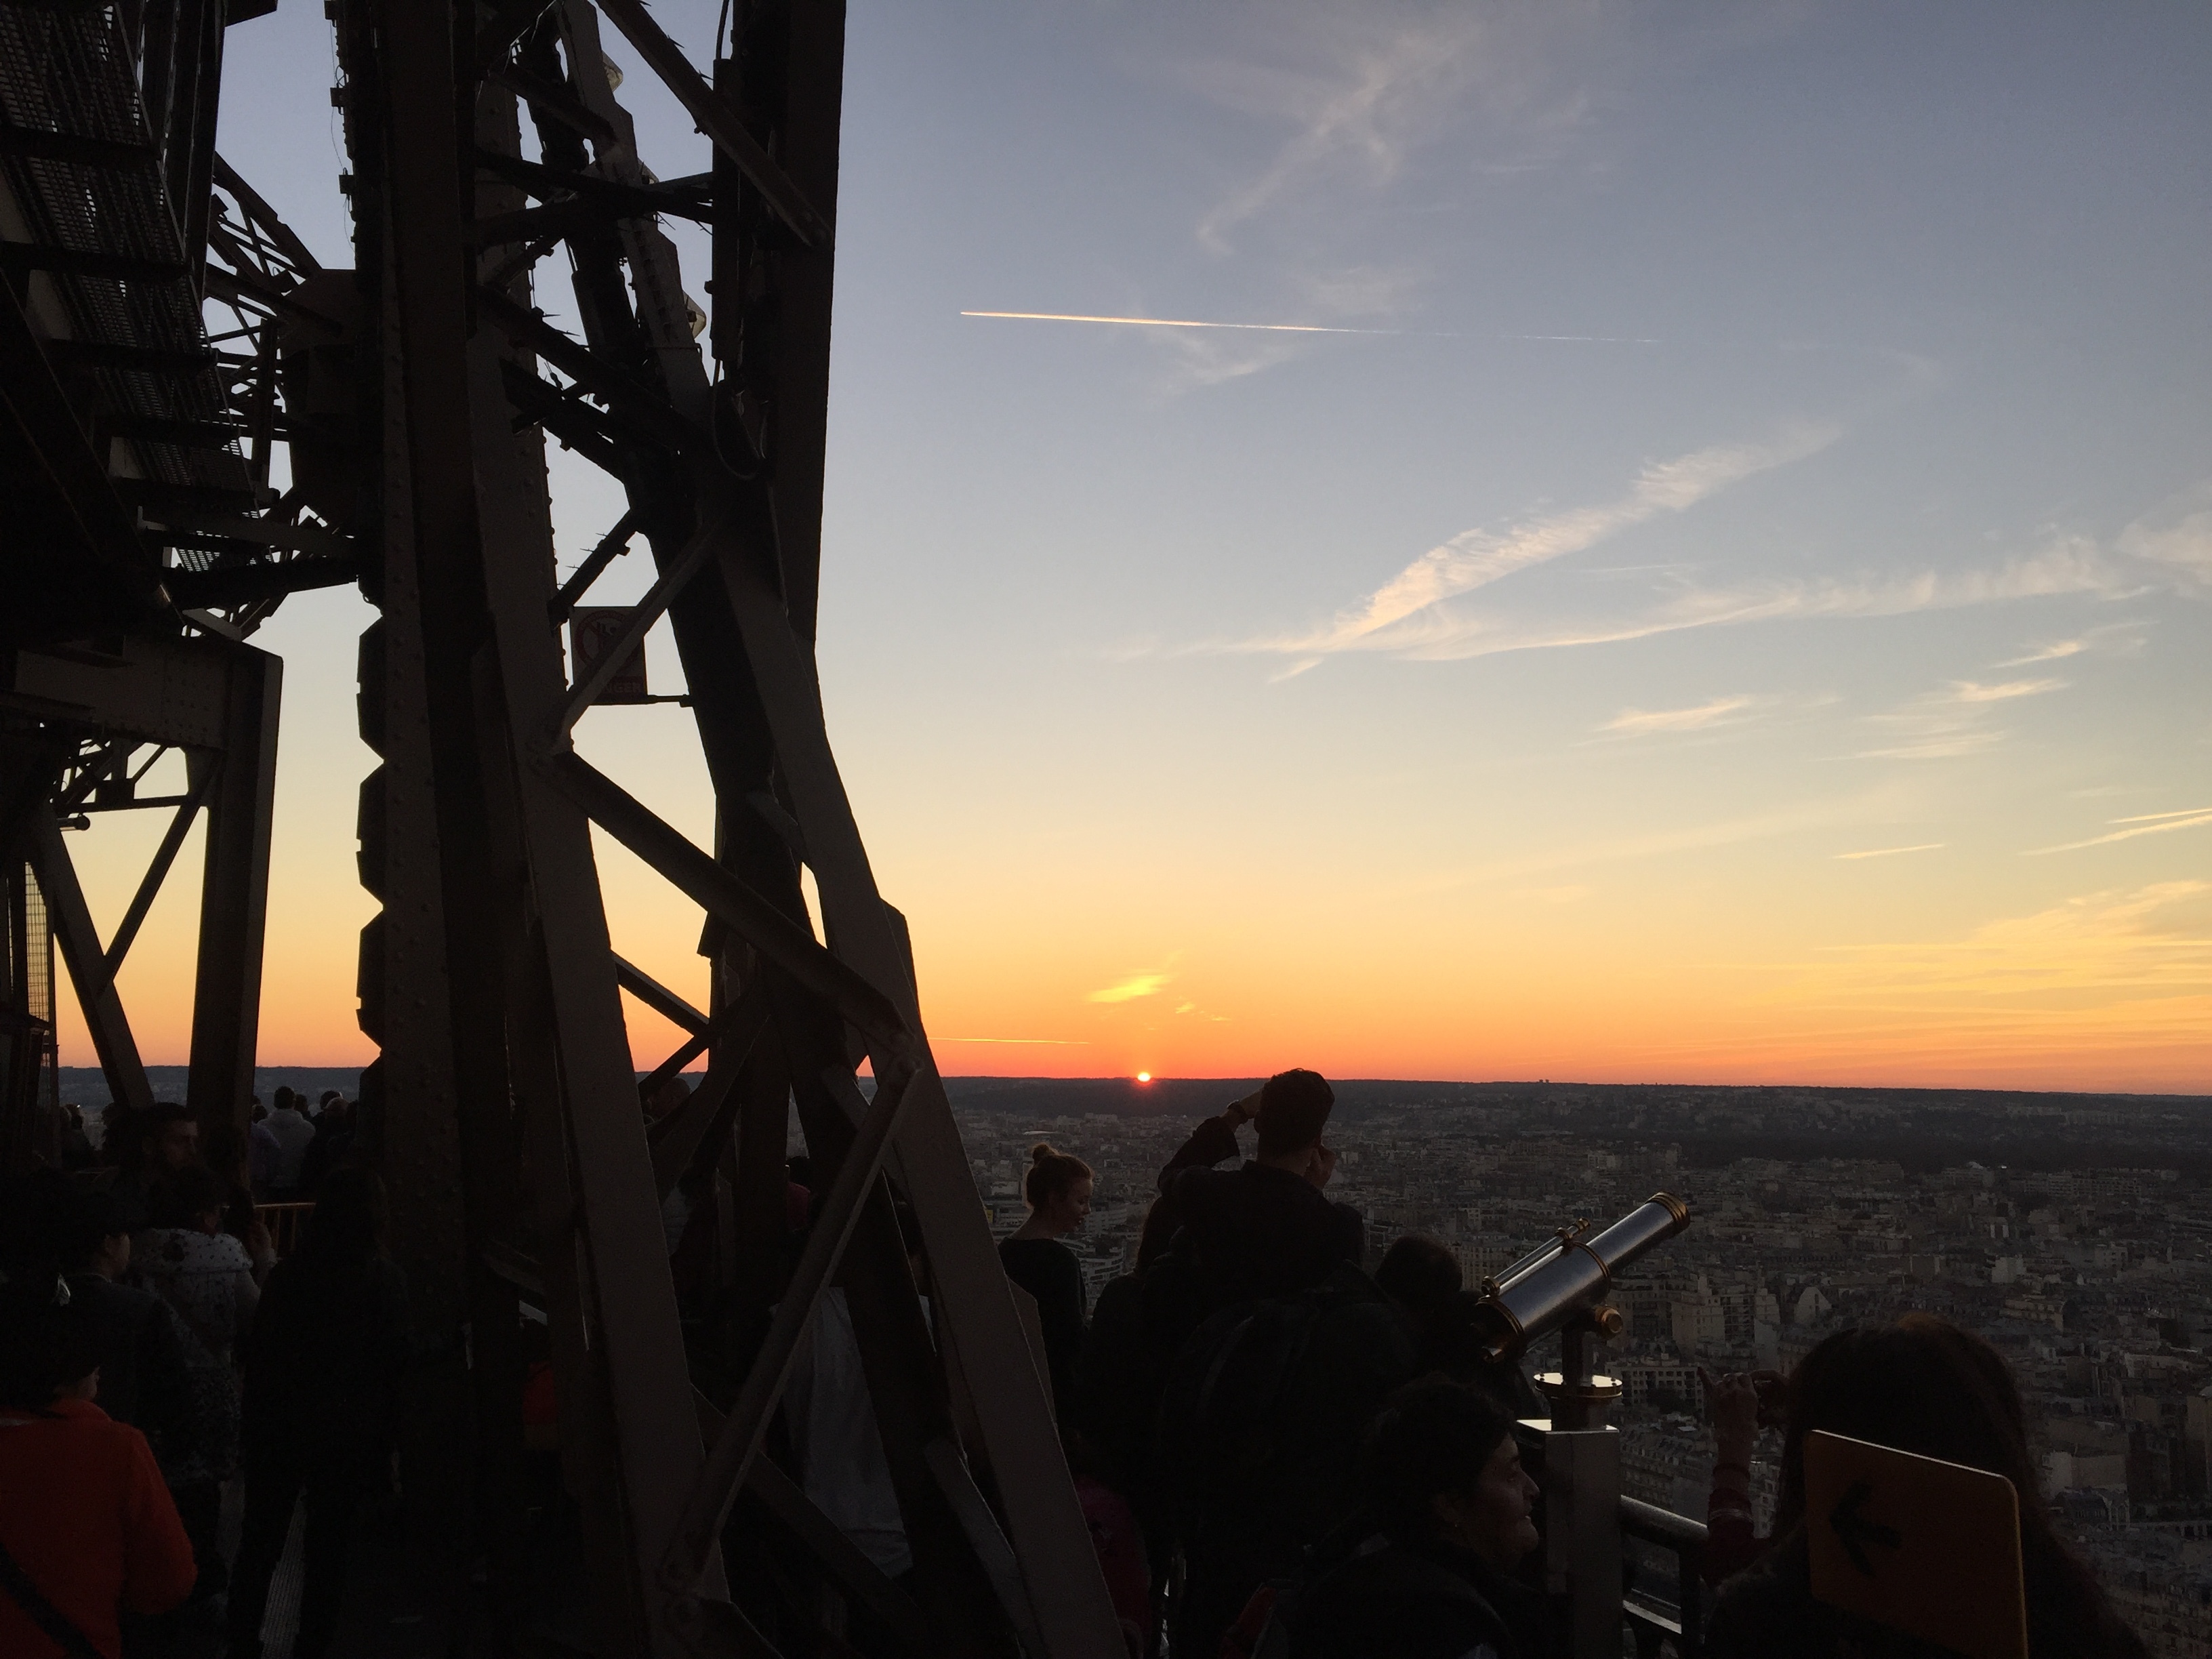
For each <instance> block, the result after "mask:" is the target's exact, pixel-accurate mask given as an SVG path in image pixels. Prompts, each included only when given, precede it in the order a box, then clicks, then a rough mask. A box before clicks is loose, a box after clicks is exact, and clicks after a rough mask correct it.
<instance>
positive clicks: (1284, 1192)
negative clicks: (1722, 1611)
mask: <svg viewBox="0 0 2212 1659" xmlns="http://www.w3.org/2000/svg"><path fill="white" fill-rule="evenodd" d="M1335 1104H1336V1094H1335V1091H1333V1090H1332V1089H1331V1088H1330V1087H1329V1086H1328V1082H1327V1080H1326V1079H1323V1078H1322V1075H1321V1074H1320V1073H1318V1072H1307V1071H1290V1072H1278V1073H1275V1075H1274V1076H1273V1077H1271V1078H1269V1079H1267V1082H1266V1083H1265V1084H1264V1085H1261V1087H1260V1088H1259V1089H1258V1090H1257V1091H1255V1092H1254V1093H1252V1094H1249V1095H1247V1096H1246V1097H1244V1098H1243V1099H1242V1100H1239V1101H1235V1102H1232V1103H1231V1104H1230V1106H1229V1107H1228V1108H1227V1109H1225V1111H1223V1112H1222V1114H1221V1115H1220V1116H1218V1117H1210V1118H1207V1119H1206V1121H1204V1122H1202V1123H1200V1125H1199V1126H1198V1127H1197V1129H1196V1130H1195V1131H1194V1133H1192V1135H1191V1137H1190V1139H1188V1140H1187V1141H1185V1142H1184V1143H1183V1145H1182V1150H1181V1151H1180V1152H1177V1153H1176V1155H1175V1156H1174V1157H1173V1158H1170V1160H1169V1161H1168V1166H1167V1168H1166V1169H1164V1170H1161V1171H1160V1193H1161V1195H1162V1196H1163V1197H1164V1198H1165V1199H1166V1200H1168V1201H1169V1202H1170V1204H1172V1205H1173V1206H1175V1212H1176V1222H1177V1225H1179V1226H1180V1227H1181V1229H1182V1235H1183V1241H1184V1245H1183V1247H1184V1248H1186V1249H1188V1250H1189V1251H1190V1252H1191V1254H1192V1256H1193V1259H1194V1265H1195V1267H1196V1269H1197V1274H1198V1279H1199V1284H1200V1292H1201V1297H1202V1300H1203V1302H1204V1304H1205V1305H1206V1308H1208V1309H1212V1308H1223V1307H1226V1306H1228V1305H1229V1304H1231V1303H1235V1302H1246V1301H1251V1300H1255V1299H1256V1298H1259V1297H1273V1296H1288V1295H1291V1293H1293V1292H1294V1291H1302V1290H1304V1289H1306V1288H1307V1287H1308V1286H1309V1285H1316V1284H1318V1283H1320V1282H1321V1280H1322V1279H1323V1278H1325V1277H1327V1275H1328V1273H1329V1271H1330V1270H1331V1269H1332V1268H1334V1267H1337V1266H1339V1265H1340V1264H1341V1263H1344V1262H1351V1263H1353V1264H1354V1265H1357V1264H1358V1261H1359V1259H1360V1255H1361V1253H1362V1250H1363V1248H1364V1228H1363V1226H1362V1225H1361V1222H1360V1219H1359V1213H1358V1211H1356V1210H1354V1209H1352V1206H1349V1205H1346V1204H1332V1203H1331V1202H1330V1201H1329V1200H1328V1199H1327V1198H1325V1197H1323V1196H1322V1188H1323V1187H1325V1186H1327V1185H1328V1178H1329V1177H1330V1176H1332V1175H1334V1173H1335V1172H1336V1154H1335V1153H1334V1152H1332V1151H1331V1150H1330V1149H1329V1148H1328V1147H1327V1146H1324V1145H1322V1131H1323V1130H1324V1129H1326V1128H1327V1127H1328V1114H1329V1109H1330V1108H1331V1107H1333V1106H1334V1105H1335ZM1253 1121H1257V1123H1258V1125H1259V1146H1258V1148H1257V1151H1256V1153H1255V1156H1254V1157H1252V1158H1249V1159H1247V1160H1246V1161H1245V1163H1244V1164H1243V1168H1241V1169H1237V1170H1217V1169H1214V1168H1212V1165H1214V1164H1220V1163H1223V1162H1225V1160H1227V1159H1229V1158H1234V1157H1236V1156H1237V1128H1238V1127H1239V1126H1240V1125H1242V1124H1244V1123H1248V1122H1253Z"/></svg>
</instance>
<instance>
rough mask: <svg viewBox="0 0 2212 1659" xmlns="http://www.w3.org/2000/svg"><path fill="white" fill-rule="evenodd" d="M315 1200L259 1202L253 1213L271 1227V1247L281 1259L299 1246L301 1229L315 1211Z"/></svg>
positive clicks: (267, 1226)
mask: <svg viewBox="0 0 2212 1659" xmlns="http://www.w3.org/2000/svg"><path fill="white" fill-rule="evenodd" d="M314 1210H315V1202H314V1200H313V1199H307V1200H302V1201H301V1202H299V1203H293V1204H257V1205H255V1206H253V1213H254V1214H255V1215H256V1216H257V1217H258V1218H260V1222H261V1225H263V1226H264V1227H266V1228H268V1229H269V1243H270V1248H271V1249H274V1250H275V1251H276V1255H277V1258H278V1259H279V1260H280V1261H281V1260H282V1259H283V1258H284V1257H285V1256H288V1255H291V1254H292V1252H293V1251H294V1250H295V1249H297V1248H298V1247H299V1243H300V1230H301V1228H302V1227H304V1226H306V1225H307V1218H308V1217H309V1216H310V1215H313V1213H314Z"/></svg>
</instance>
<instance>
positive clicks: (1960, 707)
mask: <svg viewBox="0 0 2212 1659" xmlns="http://www.w3.org/2000/svg"><path fill="white" fill-rule="evenodd" d="M2066 684H2067V682H2066V681H2064V680H2053V679H2041V680H2003V681H1999V682H1996V683H1995V684H1984V683H1982V682H1981V681H1978V680H1953V681H1951V682H1950V683H1949V684H1948V685H1945V686H1943V687H1942V689H1941V690H1935V691H1926V692H1923V693H1922V694H1921V695H1920V696H1917V697H1913V698H1911V699H1910V700H1909V701H1907V702H1905V704H1904V705H1903V706H1902V707H1900V708H1895V709H1893V710H1891V711H1889V712H1888V713H1887V714H1871V715H1869V716H1868V719H1869V721H1870V722H1872V723H1873V724H1874V725H1875V726H1876V727H1878V728H1880V729H1881V730H1884V731H1887V732H1891V733H1893V734H1894V738H1893V741H1892V742H1890V743H1888V744H1884V745H1882V746H1881V747H1880V748H1875V749H1863V750H1859V752H1858V757H1857V758H1859V759H1861V760H1915V761H1919V760H1950V759H1954V758H1955V757H1958V756H1960V755H1973V754H1979V753H1980V752H1981V751H1982V750H1985V749H1991V748H1994V747H1996V745H1997V744H2000V743H2002V742H2003V741H2004V739H2005V737H2006V735H2007V734H2006V732H2004V731H2003V730H2002V728H2001V727H1998V726H1992V725H1991V724H1990V715H1991V714H1992V712H1993V711H1994V710H1996V708H1999V707H2001V706H2002V705H2003V704H2006V703H2009V702H2017V701H2018V700H2019V699H2021V698H2022V697H2035V696H2043V695H2044V694H2045V693H2046V692H2050V691H2060V690H2064V689H2065V688H2066Z"/></svg>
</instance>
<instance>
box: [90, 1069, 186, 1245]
mask: <svg viewBox="0 0 2212 1659" xmlns="http://www.w3.org/2000/svg"><path fill="white" fill-rule="evenodd" d="M110 1110H111V1111H112V1110H113V1108H112V1107H111V1108H110ZM118 1127H120V1129H121V1131H122V1133H121V1134H120V1135H119V1136H118V1137H117V1138H116V1141H115V1145H116V1147H117V1149H118V1154H119V1157H120V1159H121V1164H122V1167H121V1169H120V1170H119V1171H118V1174H117V1175H116V1177H115V1180H114V1182H113V1184H112V1185H111V1186H110V1187H109V1188H108V1191H109V1192H111V1193H112V1194H114V1195H115V1200H116V1202H117V1203H118V1204H120V1205H121V1206H123V1218H124V1220H125V1222H126V1223H127V1224H128V1225H129V1231H131V1232H134V1233H135V1232H137V1231H138V1230H139V1229H140V1228H142V1227H143V1226H144V1225H146V1205H147V1200H149V1198H150V1197H151V1195H152V1194H153V1191H154V1188H155V1186H156V1185H157V1184H158V1183H159V1182H161V1181H162V1180H164V1179H166V1178H167V1176H173V1175H174V1174H175V1173H176V1172H177V1171H178V1170H182V1169H185V1168H188V1167H189V1166H191V1164H197V1163H198V1162H199V1161H200V1124H199V1120H198V1119H197V1118H196V1117H194V1116H193V1115H192V1114H191V1109H190V1108H189V1107H185V1106H179V1104H178V1103H176V1102H174V1101H173V1100H157V1101H155V1103H153V1104H152V1105H151V1106H149V1107H148V1108H147V1109H145V1110H143V1111H142V1112H132V1111H129V1110H128V1109H126V1110H125V1113H124V1115H123V1118H122V1121H121V1122H120V1124H119V1126H118Z"/></svg>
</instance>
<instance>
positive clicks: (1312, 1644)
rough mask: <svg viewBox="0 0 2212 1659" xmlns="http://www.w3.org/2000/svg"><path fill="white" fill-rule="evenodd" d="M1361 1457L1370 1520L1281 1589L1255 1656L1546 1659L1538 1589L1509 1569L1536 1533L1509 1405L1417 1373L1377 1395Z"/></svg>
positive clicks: (1548, 1638) (1549, 1641) (1548, 1649)
mask: <svg viewBox="0 0 2212 1659" xmlns="http://www.w3.org/2000/svg"><path fill="white" fill-rule="evenodd" d="M1362 1461H1363V1464H1364V1477H1365V1479H1364V1485H1365V1488H1366V1504H1367V1515H1368V1516H1369V1517H1370V1519H1371V1520H1372V1521H1373V1522H1374V1523H1375V1530H1374V1531H1373V1532H1372V1533H1371V1534H1370V1535H1369V1536H1368V1537H1367V1538H1366V1539H1365V1540H1364V1541H1362V1542H1361V1543H1360V1544H1358V1546H1357V1547H1355V1548H1353V1549H1352V1552H1351V1553H1350V1555H1349V1558H1348V1559H1345V1560H1343V1561H1341V1562H1340V1564H1338V1565H1335V1566H1334V1567H1332V1568H1329V1569H1328V1570H1327V1571H1322V1572H1321V1573H1319V1575H1318V1576H1317V1577H1315V1578H1314V1579H1313V1580H1312V1582H1311V1583H1310V1584H1306V1585H1304V1586H1297V1587H1292V1588H1290V1589H1285V1590H1284V1591H1283V1592H1281V1593H1279V1595H1278V1596H1277V1597H1276V1600H1275V1604H1274V1607H1273V1610H1272V1612H1271V1613H1270V1614H1269V1616H1268V1620H1267V1626H1266V1627H1265V1628H1263V1629H1262V1631H1261V1635H1260V1638H1259V1641H1258V1642H1257V1644H1255V1646H1254V1648H1253V1652H1254V1654H1255V1659H1551V1656H1552V1655H1553V1653H1554V1652H1555V1644H1554V1642H1553V1637H1552V1635H1551V1633H1550V1632H1549V1630H1548V1628H1547V1624H1546V1620H1545V1609H1544V1601H1543V1596H1542V1595H1541V1592H1539V1591H1537V1590H1535V1589H1531V1588H1529V1587H1528V1585H1525V1584H1522V1583H1517V1582H1516V1580H1515V1579H1514V1578H1513V1577H1512V1576H1511V1575H1512V1574H1513V1572H1514V1571H1515V1569H1516V1568H1517V1567H1518V1566H1519V1565H1521V1563H1522V1561H1523V1560H1524V1559H1527V1557H1528V1553H1529V1552H1530V1551H1532V1550H1534V1548H1535V1547H1536V1546H1537V1544H1538V1543H1539V1541H1540V1540H1539V1539H1538V1536H1537V1533H1536V1528H1535V1523H1534V1521H1533V1519H1532V1518H1531V1514H1530V1506H1531V1505H1532V1504H1533V1503H1534V1500H1535V1497H1536V1492H1537V1487H1536V1483H1535V1482H1534V1480H1530V1479H1529V1478H1528V1474H1527V1473H1526V1472H1525V1471H1524V1470H1523V1469H1522V1467H1521V1449H1520V1444H1519V1443H1518V1441H1517V1440H1516V1438H1515V1437H1514V1433H1513V1421H1512V1419H1511V1418H1510V1417H1509V1416H1508V1415H1507V1414H1506V1410H1505V1408H1504V1407H1503V1406H1502V1405H1500V1404H1499V1402H1498V1401H1496V1400H1495V1399H1493V1398H1492V1396H1491V1395H1489V1394H1488V1393H1486V1392H1485V1391H1484V1390H1482V1389H1478V1388H1474V1387H1472V1386H1470V1385H1468V1384H1467V1383H1455V1382H1453V1381H1451V1380H1450V1379H1449V1378H1447V1377H1442V1376H1428V1377H1424V1378H1422V1379H1421V1380H1420V1381H1419V1382H1418V1383H1410V1384H1408V1385H1407V1387H1405V1388H1404V1389H1401V1390H1399V1391H1398V1392H1397V1393H1396V1394H1395V1395H1393V1396H1392V1397H1391V1399H1390V1400H1389V1402H1388V1403H1387V1404H1386V1405H1385V1406H1384V1407H1383V1410H1382V1412H1381V1413H1379V1414H1378V1415H1377V1416H1376V1419H1375V1422H1374V1425H1373V1426H1372V1427H1371V1428H1370V1430H1369V1431H1368V1434H1367V1438H1366V1444H1365V1447H1364V1456H1363V1460H1362Z"/></svg>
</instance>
